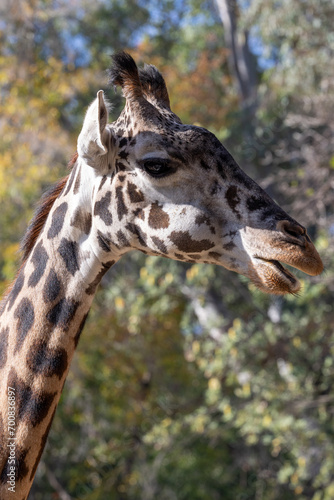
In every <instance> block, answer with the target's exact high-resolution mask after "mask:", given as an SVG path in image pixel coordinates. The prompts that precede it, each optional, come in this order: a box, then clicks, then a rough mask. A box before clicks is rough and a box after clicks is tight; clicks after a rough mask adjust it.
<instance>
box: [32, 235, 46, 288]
mask: <svg viewBox="0 0 334 500" xmlns="http://www.w3.org/2000/svg"><path fill="white" fill-rule="evenodd" d="M48 260H49V256H48V254H47V253H46V250H45V248H44V247H43V243H42V242H41V241H40V242H39V243H38V245H36V247H35V250H34V252H33V254H32V257H31V262H32V263H33V264H34V266H35V270H34V271H33V273H32V274H31V275H30V278H29V281H28V286H30V287H35V286H36V285H37V283H38V282H39V280H40V279H41V277H42V276H43V274H44V271H45V268H46V264H47V262H48Z"/></svg>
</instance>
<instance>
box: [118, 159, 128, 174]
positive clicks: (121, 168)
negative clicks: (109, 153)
mask: <svg viewBox="0 0 334 500" xmlns="http://www.w3.org/2000/svg"><path fill="white" fill-rule="evenodd" d="M116 168H117V170H120V171H121V172H124V170H126V166H125V165H124V163H122V162H121V161H119V160H116Z"/></svg>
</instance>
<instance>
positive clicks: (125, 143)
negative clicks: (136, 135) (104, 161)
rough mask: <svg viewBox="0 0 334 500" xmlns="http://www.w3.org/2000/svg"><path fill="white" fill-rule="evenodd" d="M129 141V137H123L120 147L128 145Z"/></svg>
mask: <svg viewBox="0 0 334 500" xmlns="http://www.w3.org/2000/svg"><path fill="white" fill-rule="evenodd" d="M127 143H128V139H127V137H123V139H121V140H120V141H119V147H120V148H123V147H124V146H126V145H127Z"/></svg>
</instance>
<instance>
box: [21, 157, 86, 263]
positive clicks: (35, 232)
mask: <svg viewBox="0 0 334 500" xmlns="http://www.w3.org/2000/svg"><path fill="white" fill-rule="evenodd" d="M77 158H78V153H75V155H74V156H73V158H72V159H71V161H70V162H69V164H68V167H69V168H70V169H72V168H73V166H74V164H75V163H76V161H77ZM68 178H69V174H68V175H67V176H66V177H64V178H62V179H60V181H58V182H57V183H56V184H54V185H53V186H51V188H50V189H49V190H48V191H46V193H44V195H43V196H42V198H41V200H40V203H39V204H38V205H37V208H36V211H35V214H34V216H33V218H32V219H31V222H30V224H29V227H28V229H27V232H26V234H25V236H24V237H23V240H22V242H21V247H20V248H21V252H22V263H24V262H25V261H26V260H27V258H28V257H29V255H30V252H31V250H32V249H33V247H34V245H35V243H36V241H37V238H38V236H39V234H40V232H41V230H42V229H43V227H44V224H45V221H46V219H47V216H48V215H49V213H50V210H51V208H52V207H53V204H54V202H55V201H56V199H57V198H58V196H59V195H60V193H61V192H62V190H63V189H64V187H65V185H66V182H67V180H68Z"/></svg>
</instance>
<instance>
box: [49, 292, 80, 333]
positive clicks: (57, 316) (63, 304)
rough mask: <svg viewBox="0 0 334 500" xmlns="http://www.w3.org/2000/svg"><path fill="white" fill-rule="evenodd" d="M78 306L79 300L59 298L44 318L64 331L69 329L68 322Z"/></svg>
mask: <svg viewBox="0 0 334 500" xmlns="http://www.w3.org/2000/svg"><path fill="white" fill-rule="evenodd" d="M78 306H79V302H76V301H75V300H72V299H66V298H63V299H60V301H59V302H57V304H56V305H55V306H54V307H53V308H52V309H50V311H49V312H48V313H47V315H46V319H47V320H48V321H49V322H50V323H51V324H52V325H53V326H55V327H59V328H62V329H63V330H64V331H65V332H66V331H67V330H68V329H69V327H70V323H71V321H72V319H73V318H74V315H75V313H76V311H77V308H78Z"/></svg>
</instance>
